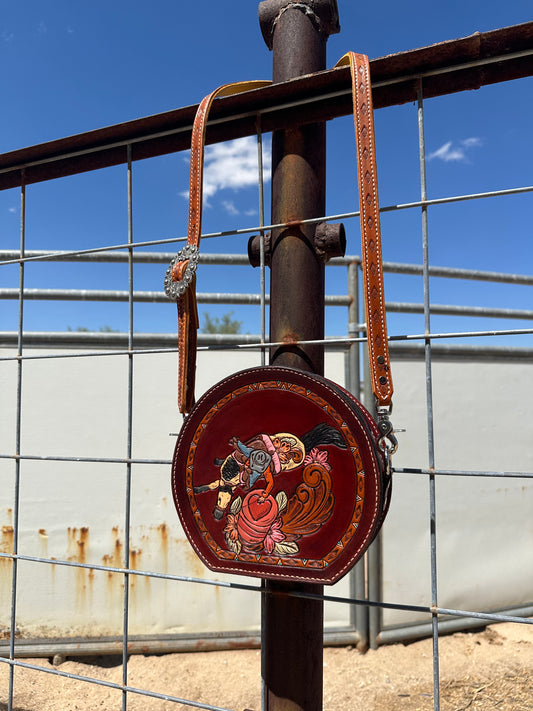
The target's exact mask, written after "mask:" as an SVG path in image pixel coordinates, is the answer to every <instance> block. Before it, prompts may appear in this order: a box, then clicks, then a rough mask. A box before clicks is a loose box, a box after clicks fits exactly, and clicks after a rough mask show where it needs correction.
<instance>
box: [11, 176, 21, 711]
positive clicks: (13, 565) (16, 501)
mask: <svg viewBox="0 0 533 711" xmlns="http://www.w3.org/2000/svg"><path fill="white" fill-rule="evenodd" d="M25 249H26V179H25V174H24V170H23V171H22V176H21V187H20V259H21V262H20V267H19V318H18V337H17V414H16V417H17V422H16V426H15V451H16V453H17V458H16V460H15V489H14V501H13V556H16V555H17V554H18V551H19V508H20V474H21V472H20V466H21V465H20V462H21V460H20V445H21V438H22V348H23V324H24V262H23V261H22V260H23V259H24V255H25ZM11 575H12V577H11V620H10V638H9V658H10V659H11V660H14V659H15V635H16V628H17V626H16V618H17V580H18V561H17V559H16V558H15V557H13V558H12V560H11ZM14 690H15V667H14V666H13V664H11V665H10V666H9V693H8V702H7V708H8V711H12V709H13V693H14Z"/></svg>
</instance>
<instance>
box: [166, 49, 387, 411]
mask: <svg viewBox="0 0 533 711" xmlns="http://www.w3.org/2000/svg"><path fill="white" fill-rule="evenodd" d="M344 65H349V66H350V72H351V77H352V97H353V112H354V123H355V136H356V144H357V169H358V176H359V202H360V220H361V242H362V259H363V289H364V297H365V306H366V320H367V335H368V354H369V361H370V373H371V379H372V390H373V392H374V396H375V397H376V401H377V405H378V409H379V408H382V409H383V408H385V409H390V406H391V398H392V393H393V386H392V377H391V372H390V356H389V348H388V340H387V324H386V317H385V297H384V290H383V268H382V257H381V229H380V219H379V202H378V188H377V172H376V151H375V144H374V116H373V107H372V91H371V85H370V67H369V62H368V57H366V56H365V55H362V54H356V53H355V52H348V53H347V54H345V55H344V56H343V57H342V58H341V59H340V60H339V62H337V65H336V66H344ZM270 83H271V82H269V81H247V82H238V83H234V84H226V85H224V86H221V87H219V88H218V89H216V90H215V91H213V92H212V93H211V94H209V95H208V96H206V97H205V98H204V99H203V101H202V102H201V103H200V105H199V106H198V110H197V113H196V117H195V120H194V125H193V130H192V139H191V162H190V185H189V220H188V231H187V244H186V246H185V247H184V248H183V249H182V250H181V251H180V252H178V254H177V256H176V257H175V258H174V259H173V260H172V262H171V264H170V267H169V268H168V270H167V273H166V276H165V291H166V293H167V295H169V296H170V297H171V298H176V301H177V305H178V331H179V339H178V348H179V372H178V405H179V410H180V412H182V413H187V412H189V411H190V410H191V408H192V406H193V404H194V383H195V371H196V341H197V330H198V313H197V305H196V276H195V270H196V265H197V263H198V248H199V245H200V237H201V229H202V198H203V164H204V145H205V133H206V124H207V118H208V115H209V110H210V108H211V105H212V103H213V100H214V99H215V98H216V97H218V96H230V95H232V94H238V93H240V92H244V91H249V90H251V89H255V88H259V87H262V86H266V85H268V84H270Z"/></svg>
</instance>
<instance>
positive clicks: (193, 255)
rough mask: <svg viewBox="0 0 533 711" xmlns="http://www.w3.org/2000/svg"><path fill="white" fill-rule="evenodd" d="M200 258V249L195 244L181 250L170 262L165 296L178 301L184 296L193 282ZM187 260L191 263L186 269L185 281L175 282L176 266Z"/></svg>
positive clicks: (166, 277) (165, 284)
mask: <svg viewBox="0 0 533 711" xmlns="http://www.w3.org/2000/svg"><path fill="white" fill-rule="evenodd" d="M199 256H200V255H199V252H198V247H196V246H195V245H194V244H187V245H185V247H184V248H183V249H180V251H179V252H178V253H177V254H176V256H175V257H174V259H173V260H172V261H171V262H170V264H169V267H168V269H167V271H166V273H165V281H164V287H165V294H166V295H167V296H168V298H169V299H177V298H178V297H179V296H183V294H184V293H185V291H186V290H187V288H188V286H189V284H190V283H191V281H192V278H193V276H194V272H195V271H196V267H197V265H198V258H199ZM186 260H189V263H188V264H187V266H186V267H185V274H184V275H183V279H182V280H181V281H173V279H172V270H173V269H174V267H175V266H176V264H178V263H179V262H185V261H186Z"/></svg>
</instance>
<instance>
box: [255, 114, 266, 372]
mask: <svg viewBox="0 0 533 711" xmlns="http://www.w3.org/2000/svg"><path fill="white" fill-rule="evenodd" d="M257 171H258V178H259V181H258V185H259V226H260V228H261V229H260V230H259V280H260V302H261V303H260V308H261V343H265V342H266V315H265V313H266V279H265V275H266V270H265V231H264V229H263V227H264V226H265V193H264V176H263V133H262V131H261V117H260V116H258V117H257ZM265 363H266V352H265V349H264V348H261V365H265Z"/></svg>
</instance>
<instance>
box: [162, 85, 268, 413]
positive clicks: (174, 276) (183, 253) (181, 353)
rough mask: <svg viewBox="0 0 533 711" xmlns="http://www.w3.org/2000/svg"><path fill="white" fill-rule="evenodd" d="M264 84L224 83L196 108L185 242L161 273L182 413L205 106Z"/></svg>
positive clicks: (187, 403)
mask: <svg viewBox="0 0 533 711" xmlns="http://www.w3.org/2000/svg"><path fill="white" fill-rule="evenodd" d="M268 84H271V82H270V81H261V80H258V81H246V82H236V83H234V84H225V85H223V86H220V87H219V88H218V89H215V91H213V92H211V94H209V95H208V96H206V97H205V98H204V99H203V101H202V102H201V103H200V105H199V106H198V109H197V111H196V116H195V119H194V124H193V128H192V138H191V161H190V180H189V221H188V228H187V244H186V246H185V247H184V248H183V249H182V250H180V252H178V254H177V256H176V257H175V258H174V259H173V260H172V262H171V263H170V266H169V268H168V269H167V273H166V275H165V292H166V294H167V295H168V296H169V297H170V298H175V299H176V302H177V306H178V407H179V410H180V412H181V413H184V414H185V413H187V412H189V411H190V410H191V409H192V406H193V405H194V384H195V378H196V342H197V331H198V325H199V324H198V309H197V304H196V274H195V272H196V265H197V263H198V249H199V246H200V237H201V232H202V199H203V175H204V147H205V134H206V125H207V118H208V116H209V110H210V108H211V105H212V103H213V101H214V99H216V98H217V97H219V96H231V95H233V94H239V93H241V92H244V91H250V90H251V89H258V88H259V87H262V86H266V85H268Z"/></svg>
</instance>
